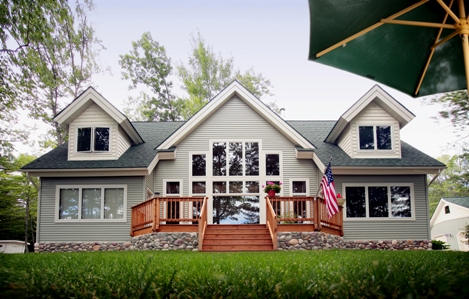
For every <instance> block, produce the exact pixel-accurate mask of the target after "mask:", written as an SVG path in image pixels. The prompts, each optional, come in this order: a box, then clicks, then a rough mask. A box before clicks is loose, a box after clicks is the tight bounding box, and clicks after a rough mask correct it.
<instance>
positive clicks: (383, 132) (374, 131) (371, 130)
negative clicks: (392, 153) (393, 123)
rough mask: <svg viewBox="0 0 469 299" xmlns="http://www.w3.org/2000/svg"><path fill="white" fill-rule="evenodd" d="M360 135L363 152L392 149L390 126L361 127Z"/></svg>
mask: <svg viewBox="0 0 469 299" xmlns="http://www.w3.org/2000/svg"><path fill="white" fill-rule="evenodd" d="M358 133H359V138H360V149H361V150H390V149H392V142H391V140H392V138H391V127H390V126H360V127H359V128H358Z"/></svg>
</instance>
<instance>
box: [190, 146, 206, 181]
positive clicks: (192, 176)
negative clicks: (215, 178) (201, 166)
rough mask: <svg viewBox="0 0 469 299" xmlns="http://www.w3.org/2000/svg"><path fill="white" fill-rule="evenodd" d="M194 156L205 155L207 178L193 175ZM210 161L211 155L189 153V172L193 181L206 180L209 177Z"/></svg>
mask: <svg viewBox="0 0 469 299" xmlns="http://www.w3.org/2000/svg"><path fill="white" fill-rule="evenodd" d="M194 155H205V176H203V175H196V176H194V175H193V174H192V156H194ZM208 160H209V153H207V152H189V172H188V173H190V177H191V178H192V179H193V180H197V178H204V179H205V178H206V177H208V176H209V175H208Z"/></svg>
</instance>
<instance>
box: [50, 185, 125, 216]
mask: <svg viewBox="0 0 469 299" xmlns="http://www.w3.org/2000/svg"><path fill="white" fill-rule="evenodd" d="M86 188H96V189H97V188H100V189H101V194H104V192H103V190H104V189H110V188H112V189H116V188H119V189H124V203H123V206H124V211H123V218H122V219H104V218H102V219H80V217H81V210H82V189H86ZM61 189H79V191H78V219H59V207H60V190H61ZM103 209H104V195H102V198H101V217H103V216H104V213H103V212H102V210H103ZM54 222H56V223H69V222H127V185H57V186H56V187H55V221H54Z"/></svg>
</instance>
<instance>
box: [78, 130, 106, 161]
mask: <svg viewBox="0 0 469 299" xmlns="http://www.w3.org/2000/svg"><path fill="white" fill-rule="evenodd" d="M87 128H90V129H91V144H90V150H89V151H78V130H79V129H87ZM96 128H104V129H109V144H108V150H107V151H96V150H94V135H95V134H94V132H95V129H96ZM111 134H112V128H111V127H110V126H109V125H102V126H99V125H98V126H77V128H76V132H75V136H76V137H75V139H76V140H75V152H76V153H78V154H86V153H110V152H111V140H112V139H111V138H112V136H111Z"/></svg>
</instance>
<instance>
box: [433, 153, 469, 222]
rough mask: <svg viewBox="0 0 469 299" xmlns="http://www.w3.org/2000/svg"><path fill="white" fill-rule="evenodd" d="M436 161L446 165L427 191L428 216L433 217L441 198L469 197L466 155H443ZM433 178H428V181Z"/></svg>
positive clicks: (468, 161)
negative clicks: (428, 202)
mask: <svg viewBox="0 0 469 299" xmlns="http://www.w3.org/2000/svg"><path fill="white" fill-rule="evenodd" d="M438 160H439V161H440V162H443V163H445V164H446V167H447V168H446V169H445V170H443V171H442V173H441V174H440V175H439V176H438V177H437V178H436V179H435V181H434V182H433V183H432V184H431V185H430V187H429V189H428V197H429V201H430V215H433V212H434V211H435V209H436V207H437V206H438V203H439V201H440V199H441V198H443V197H458V196H469V174H468V172H467V169H468V166H469V157H468V156H466V155H454V156H449V155H444V156H442V157H439V158H438ZM431 179H433V177H430V180H431Z"/></svg>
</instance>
